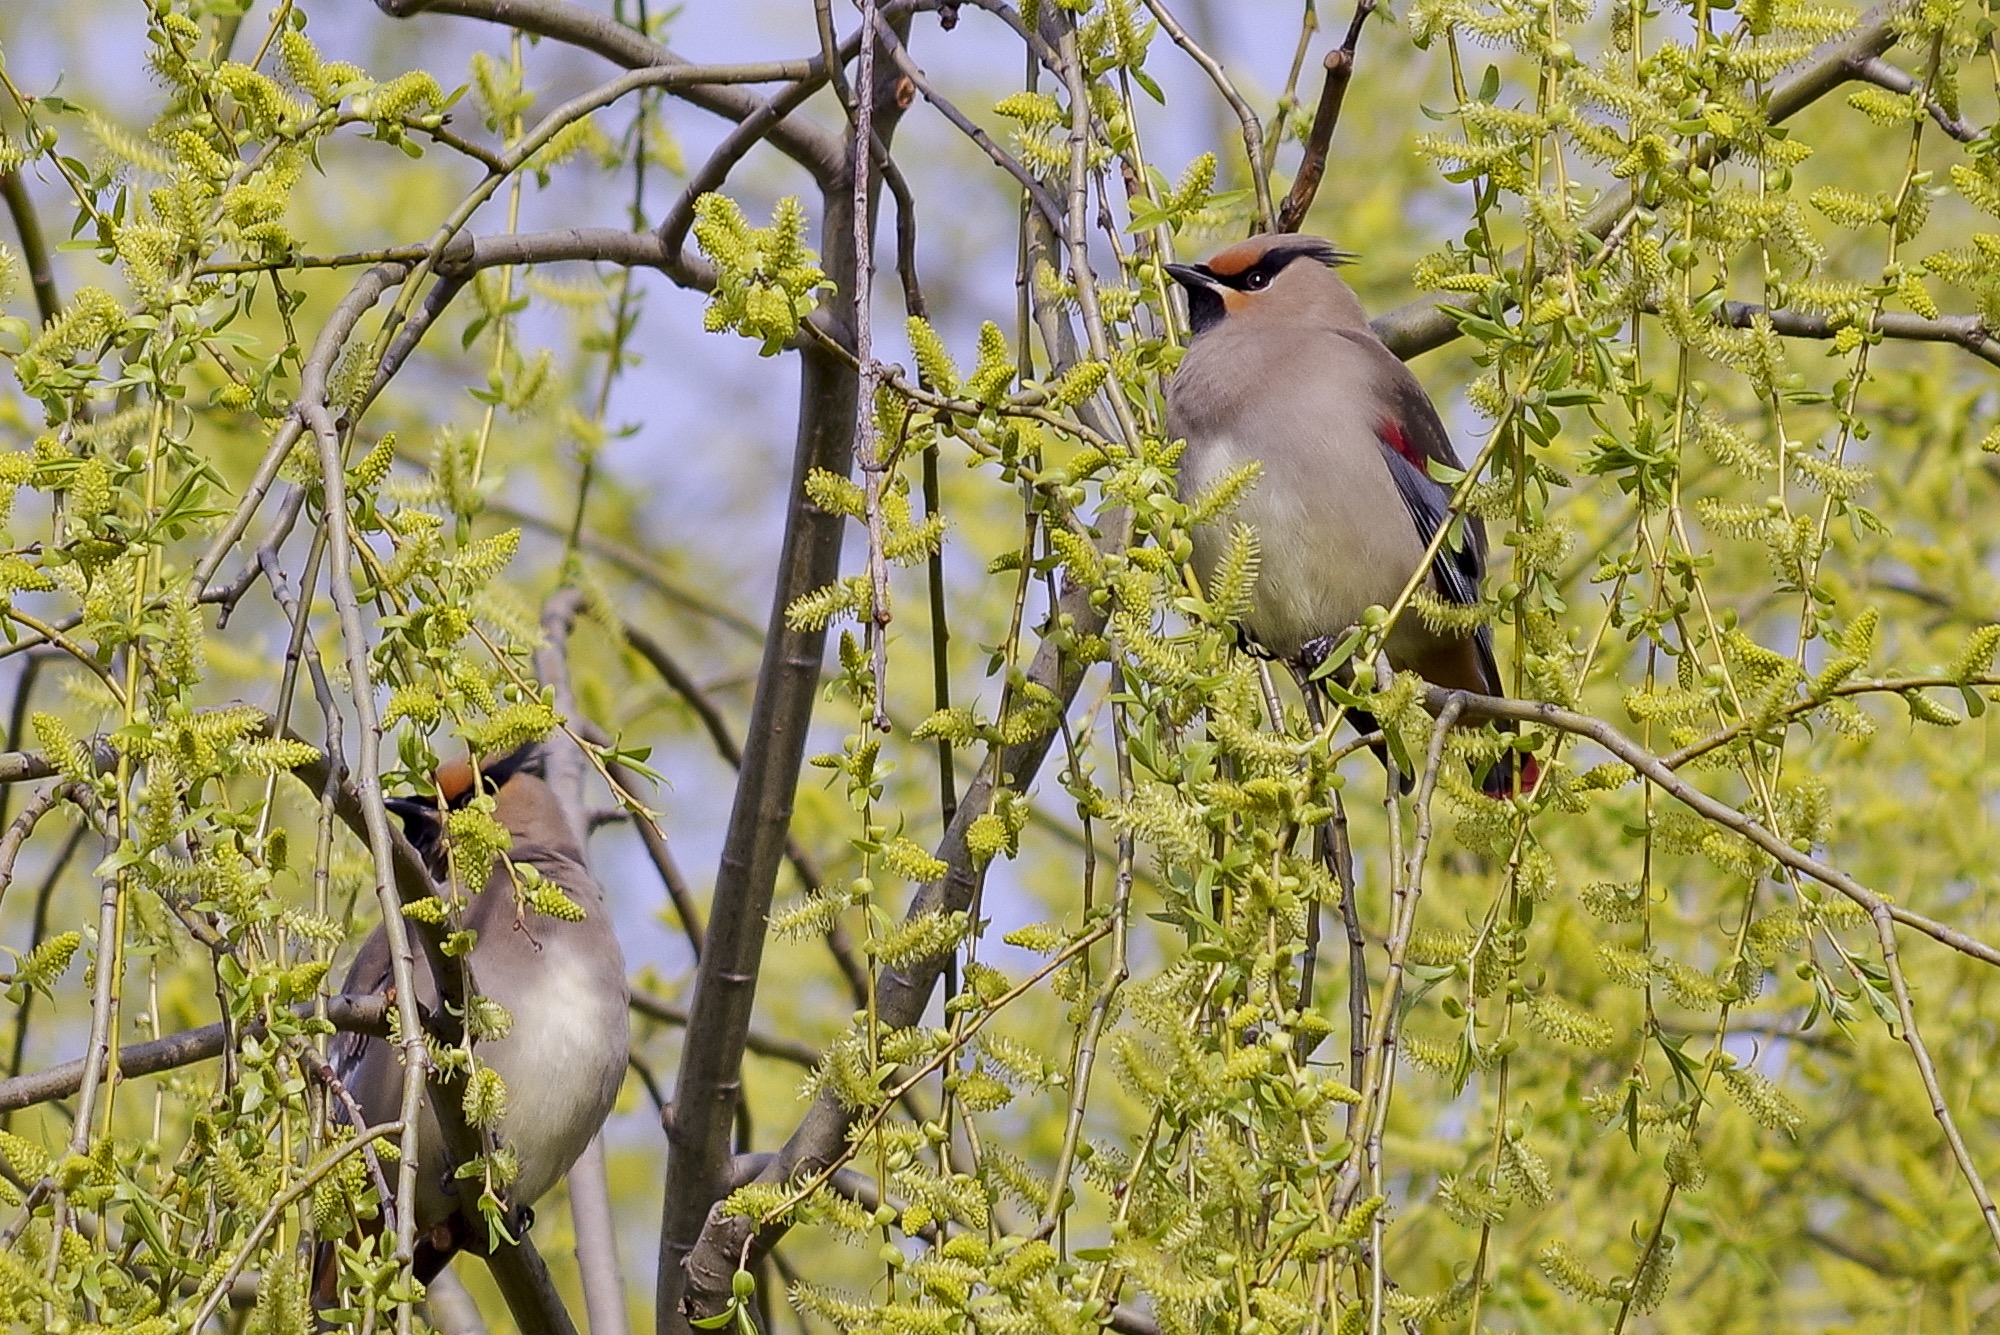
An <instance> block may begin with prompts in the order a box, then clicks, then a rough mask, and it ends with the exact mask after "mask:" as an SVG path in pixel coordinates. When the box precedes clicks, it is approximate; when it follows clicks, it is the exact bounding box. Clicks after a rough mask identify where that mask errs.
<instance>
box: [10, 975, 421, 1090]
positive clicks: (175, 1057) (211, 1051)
mask: <svg viewBox="0 0 2000 1335" xmlns="http://www.w3.org/2000/svg"><path fill="white" fill-rule="evenodd" d="M292 1013H293V1014H294V1015H297V1016H299V1017H300V1018H301V1019H310V1018H311V1017H312V1014H313V1003H312V1002H309V1001H302V1002H300V1003H299V1004H298V1005H296V1006H294V1007H292ZM326 1018H327V1019H328V1020H330V1021H331V1022H332V1023H333V1027H334V1028H335V1029H339V1030H342V1031H344V1032H347V1033H355V1034H370V1035H373V1036H374V1037H376V1038H384V1037H387V1035H388V1033H389V1002H388V999H387V998H386V997H382V996H350V995H345V994H343V995H340V996H335V997H329V998H327V1002H326ZM230 1028H231V1026H229V1025H223V1024H210V1025H203V1026H202V1027H201V1028H199V1029H188V1030H184V1031H182V1032H181V1033H178V1034H169V1035H167V1036H166V1037H165V1038H156V1039H154V1040H153V1041H151V1042H150V1043H128V1044H124V1045H122V1046H121V1047H120V1048H119V1049H118V1074H119V1077H120V1078H121V1079H125V1080H132V1079H136V1078H137V1077H139V1076H144V1075H158V1074H160V1072H162V1071H172V1070H178V1069H179V1068H180V1067H183V1066H192V1065H194V1064H195V1063H196V1062H204V1061H209V1060H212V1059H214V1058H216V1057H219V1056H221V1055H222V1051H223V1049H224V1048H225V1047H226V1046H228V1043H229V1038H230ZM235 1028H236V1032H237V1034H238V1035H240V1036H242V1037H250V1038H257V1037H261V1036H262V1035H263V1033H264V1023H263V1021H261V1020H254V1021H251V1022H249V1023H247V1024H241V1025H238V1026H235ZM86 1065H87V1063H86V1062H85V1061H84V1059H83V1058H81V1057H79V1058H78V1059H77V1060H75V1061H68V1062H63V1063H62V1064H61V1065H59V1066H51V1067H49V1068H48V1069H46V1070H42V1071H35V1072H33V1073H32V1074H29V1075H19V1076H14V1077H11V1078H9V1079H6V1080H0V1113H10V1112H16V1111H18V1110H20V1109H22V1108H32V1107H34V1106H35V1105H36V1104H38V1103H48V1102H51V1101H53V1100H55V1099H66V1098H68V1097H70V1096H71V1095H72V1094H75V1093H76V1092H77V1091H79V1090H81V1089H82V1088H83V1082H84V1080H85V1078H86V1071H85V1066H86ZM97 1074H98V1078H99V1079H100V1080H102V1079H103V1078H104V1074H105V1073H104V1072H103V1071H99V1072H98V1073H97Z"/></svg>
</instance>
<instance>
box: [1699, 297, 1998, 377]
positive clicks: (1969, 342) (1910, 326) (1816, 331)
mask: <svg viewBox="0 0 2000 1335" xmlns="http://www.w3.org/2000/svg"><path fill="white" fill-rule="evenodd" d="M1717 314H1718V315H1720V316H1721V317H1722V320H1723V321H1724V322H1725V323H1727V324H1731V325H1734V326H1735V327H1736V328H1738V329H1748V328H1749V327H1750V326H1752V325H1753V324H1755V323H1756V322H1757V320H1758V318H1759V317H1760V316H1761V317H1766V318H1768V319H1769V320H1770V322H1771V328H1772V329H1774V330H1776V331H1777V332H1778V333H1780V334H1782V335H1784V336H1785V337H1786V338H1832V337H1834V336H1835V335H1836V334H1838V333H1839V332H1840V331H1841V330H1842V329H1843V328H1845V327H1846V325H1847V324H1848V323H1849V322H1848V321H1845V320H1835V319H1833V318H1832V317H1830V316H1825V315H1814V314H1811V313H1809V312H1806V311H1794V310H1775V311H1773V310H1766V309H1765V308H1764V307H1762V306H1757V305H1753V304H1751V303H1750V302H1747V301H1725V302H1723V303H1722V306H1721V309H1720V310H1719V311H1718V312H1717ZM1868 328H1869V329H1870V330H1871V331H1872V332H1874V333H1878V334H1880V335H1881V336H1882V337H1883V338H1891V339H1900V340H1906V341H1909V342H1913V343H1952V344H1956V345H1957V346H1959V347H1961V348H1964V349H1965V350H1966V351H1967V352H1969V353H1971V354H1972V355H1973V356H1975V357H1977V358H1979V359H1980V360H1981V361H1984V362H1991V363H1993V364H1994V365H1995V366H2000V339H1996V338H1994V337H1993V331H1992V330H1990V329H1989V328H1987V326H1986V321H1985V320H1983V319H1981V318H1980V317H1979V316H1977V315H1945V316H1940V317H1939V318H1937V319H1935V320H1927V319H1925V318H1924V317H1923V316H1921V315H1912V314H1909V313H1907V312H1904V311H1883V312H1882V313H1881V314H1880V315H1878V316H1876V317H1875V319H1874V321H1873V323H1872V324H1870V325H1869V326H1868Z"/></svg>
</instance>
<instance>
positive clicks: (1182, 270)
mask: <svg viewBox="0 0 2000 1335" xmlns="http://www.w3.org/2000/svg"><path fill="white" fill-rule="evenodd" d="M1164 267H1165V269H1166V271H1167V276H1168V277H1169V278H1171V279H1173V280H1174V281H1175V282H1176V283H1179V284H1180V285H1181V286H1182V287H1184V288H1186V289H1187V304H1188V327H1189V331H1190V332H1191V333H1195V334H1199V333H1203V332H1205V331H1207V330H1209V329H1212V328H1214V327H1215V326H1216V325H1219V324H1221V323H1222V319H1223V316H1225V315H1226V314H1228V307H1227V306H1225V305H1224V304H1223V297H1222V294H1223V292H1225V291H1226V290H1227V289H1226V288H1224V286H1223V285H1222V283H1221V282H1219V281H1218V280H1217V279H1216V277H1215V274H1214V273H1213V272H1212V271H1210V270H1209V269H1208V268H1207V267H1206V266H1204V265H1200V264H1169V265H1166V266H1164Z"/></svg>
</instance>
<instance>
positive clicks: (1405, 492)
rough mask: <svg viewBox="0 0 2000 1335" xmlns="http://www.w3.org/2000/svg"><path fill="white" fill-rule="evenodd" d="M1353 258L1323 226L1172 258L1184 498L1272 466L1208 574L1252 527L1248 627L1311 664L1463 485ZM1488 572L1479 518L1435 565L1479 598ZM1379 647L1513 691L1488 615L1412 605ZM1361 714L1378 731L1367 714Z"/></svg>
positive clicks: (1503, 785) (1401, 570)
mask: <svg viewBox="0 0 2000 1335" xmlns="http://www.w3.org/2000/svg"><path fill="white" fill-rule="evenodd" d="M1352 258H1353V257H1352V256H1350V255H1347V254H1345V253H1343V252H1341V251H1339V250H1337V249H1335V248H1334V247H1333V245H1332V244H1330V243H1329V242H1327V241H1325V240H1323V239H1321V238H1319V237H1313V236H1300V235H1297V234H1284V235H1275V236H1260V237H1255V238H1253V239H1251V240H1249V241H1244V242H1241V243H1240V244H1238V245H1234V246H1230V247H1229V248H1228V249H1226V250H1223V251H1221V252H1220V253H1218V254H1216V255H1215V256H1214V257H1213V258H1211V259H1210V260H1209V261H1208V262H1207V263H1206V264H1193V265H1189V264H1169V265H1168V266H1166V267H1167V272H1168V273H1169V274H1171V275H1172V276H1173V278H1174V280H1175V281H1176V282H1178V283H1179V284H1180V285H1181V286H1182V287H1184V288H1186V289H1187V297H1188V314H1189V320H1190V324H1191V325H1192V327H1193V335H1192V339H1191V341H1190V343H1189V346H1188V350H1187V354H1186V356H1185V357H1184V358H1183V359H1182V361H1181V364H1180V367H1179V369H1178V370H1177V371H1176V372H1175V373H1174V378H1173V382H1172V383H1171V384H1170V385H1169V386H1168V389H1167V430H1168V432H1169V434H1170V435H1172V436H1174V437H1177V438H1181V439H1184V440H1186V441H1187V449H1186V452H1185V453H1183V454H1182V456H1181V462H1180V490H1181V496H1182V498H1183V499H1184V500H1191V499H1193V498H1194V497H1196V496H1199V495H1201V494H1202V493H1203V492H1205V491H1206V490H1208V489H1209V488H1210V487H1211V486H1213V485H1214V484H1215V483H1216V482H1217V481H1219V480H1220V479H1222V478H1223V477H1225V476H1226V475H1227V474H1229V473H1230V472H1231V471H1233V470H1235V469H1237V468H1239V467H1240V466H1242V465H1243V464H1245V463H1249V462H1252V461H1255V462H1256V463H1258V464H1260V465H1261V466H1262V468H1261V472H1260V474H1259V476H1258V479H1257V481H1256V482H1255V484H1254V485H1253V486H1252V487H1251V488H1250V490H1249V491H1248V492H1247V493H1246V494H1245V495H1244V497H1243V499H1242V501H1241V502H1240V503H1239V504H1238V506H1237V507H1236V509H1235V510H1234V511H1233V513H1232V514H1231V516H1229V517H1228V518H1227V519H1224V520H1223V521H1221V522H1219V523H1214V524H1205V525H1201V526H1198V527H1197V528H1196V529H1195V533H1194V561H1195V569H1196V571H1197V573H1199V574H1200V575H1201V577H1202V579H1203V580H1204V581H1206V580H1209V579H1211V578H1212V577H1213V574H1214V571H1215V567H1216V564H1217V563H1218V562H1219V561H1220V560H1221V559H1222V556H1223V554H1224V552H1225V551H1226V550H1227V548H1228V545H1229V530H1230V528H1231V526H1232V525H1233V524H1234V523H1237V522H1241V523H1244V524H1247V525H1248V526H1249V527H1250V528H1251V529H1253V530H1254V531H1255V533H1256V535H1257V541H1258V548H1259V555H1260V558H1261V560H1260V564H1259V568H1258V576H1257V584H1256V589H1255V591H1254V593H1253V594H1252V598H1251V602H1252V606H1251V608H1250V611H1249V613H1248V615H1246V616H1245V617H1244V618H1243V623H1242V630H1243V632H1244V634H1245V636H1246V637H1247V638H1248V639H1249V640H1250V641H1252V642H1253V643H1254V646H1255V647H1256V648H1257V649H1258V650H1260V651H1261V652H1263V653H1266V654H1269V655H1270V656H1271V657H1274V658H1278V659H1281V660H1283V661H1284V662H1286V663H1287V664H1290V665H1291V666H1293V667H1294V669H1296V670H1299V671H1301V672H1308V671H1310V670H1311V669H1312V668H1313V667H1315V666H1316V665H1317V664H1318V663H1319V662H1320V661H1321V660H1323V659H1324V658H1325V656H1326V654H1327V652H1328V650H1329V649H1330V648H1331V646H1332V644H1333V642H1334V640H1335V639H1336V638H1337V637H1339V636H1340V635H1342V634H1343V633H1344V632H1345V631H1346V630H1348V628H1350V627H1352V626H1355V625H1358V624H1359V623H1360V621H1361V616H1362V613H1363V612H1364V611H1365V610H1366V609H1367V608H1369V607H1370V606H1382V607H1387V606H1389V605H1391V604H1393V603H1394V602H1395V601H1396V599H1397V597H1398V596H1399V595H1400V594H1401V593H1402V591H1403V588H1404V586H1405V585H1406V584H1407V583H1408V582H1409V579H1410V576H1411V575H1412V574H1413V573H1415V572H1416V570H1417V567H1418V565H1419V563H1420V562H1422V560H1423V557H1424V552H1425V550H1426V549H1427V548H1428V547H1429V545H1430V541H1431V538H1432V537H1433V535H1435V534H1436V532H1437V530H1438V526H1439V525H1441V524H1444V523H1446V522H1448V521H1449V519H1450V513H1449V505H1450V499H1451V491H1450V488H1448V487H1447V486H1445V485H1444V484H1443V483H1441V482H1439V481H1437V480H1436V479H1435V478H1433V477H1432V476H1431V474H1430V465H1431V464H1432V463H1434V462H1435V463H1438V464H1442V465H1445V466H1447V467H1450V468H1453V469H1456V468H1458V467H1459V464H1458V460H1457V458H1456V457H1455V456H1454V455H1453V453H1452V448H1451V440H1450V438H1449V437H1448V436H1447V435H1446V434H1445V429H1444V424H1443V423H1442V422H1441V421H1439V420H1438V414H1437V409H1436V407H1434V406H1433V405H1432V403H1431V401H1430V397H1429V396H1428V395H1427V394H1425V393H1424V390H1423V386H1422V385H1420V384H1418V383H1417V378H1416V377H1415V376H1414V375H1412V374H1411V373H1410V370H1409V368H1408V367H1406V366H1404V365H1403V363H1402V362H1401V361H1399V360H1398V359H1397V358H1396V355H1395V354H1394V353H1392V352H1390V351H1389V349H1388V348H1387V347H1386V346H1384V345H1383V343H1382V341H1381V340H1380V339H1378V338H1377V337H1376V336H1375V334H1374V332H1373V331H1372V330H1371V329H1370V328H1369V326H1368V316H1367V314H1366V313H1365V312H1364V311H1363V310H1362V309H1361V302H1360V301H1359V300H1358V299H1357V298H1356V297H1355V295H1354V292H1353V290H1352V289H1350V288H1349V287H1348V286H1347V284H1346V283H1344V282H1342V281H1341V280H1340V277H1339V275H1337V274H1336V273H1335V272H1334V269H1335V267H1336V266H1337V265H1340V264H1343V263H1345V262H1347V261H1348V260H1350V259H1352ZM1485 567H1486V533H1485V529H1484V527H1483V526H1482V525H1481V524H1480V522H1479V520H1478V519H1477V518H1475V517H1472V516H1467V517H1466V518H1465V519H1464V521H1463V522H1462V523H1461V524H1460V525H1459V527H1458V529H1457V531H1456V532H1455V533H1454V534H1453V537H1452V538H1451V539H1450V540H1448V541H1447V542H1445V543H1444V545H1443V546H1442V547H1441V548H1440V549H1439V551H1438V554H1437V557H1436V559H1435V560H1433V561H1432V562H1431V564H1430V570H1429V572H1428V575H1427V583H1428V587H1429V589H1430V591H1431V592H1432V593H1433V594H1435V595H1436V596H1437V597H1438V598H1439V599H1441V600H1442V601H1444V602H1446V603H1455V604H1459V605H1462V606H1471V605H1475V604H1477V603H1478V602H1479V600H1480V593H1479V583H1480V579H1481V577H1482V576H1483V575H1484V573H1485ZM1384 649H1385V651H1386V652H1387V654H1388V657H1389V663H1390V665H1391V666H1392V667H1394V668H1395V669H1396V670H1398V671H1405V670H1407V671H1414V672H1416V673H1417V674H1419V675H1420V676H1422V677H1424V678H1425V679H1426V680H1428V681H1431V682H1434V683H1435V684H1437V685H1439V686H1444V687H1448V688H1451V689H1455V690H1464V691H1472V692H1477V693H1478V694H1481V695H1500V694H1503V693H1504V692H1503V691H1502V688H1501V682H1500V672H1499V669H1498V667H1497V666H1496V665H1495V664H1494V661H1493V641H1492V636H1491V634H1490V633H1489V632H1488V631H1487V629H1486V628H1485V627H1484V626H1481V627H1479V628H1478V629H1477V630H1476V631H1474V632H1473V633H1472V634H1470V635H1453V634H1449V633H1440V632H1437V631H1434V630H1432V629H1431V628H1429V627H1427V626H1426V625H1425V624H1424V620H1423V618H1422V617H1420V616H1418V615H1417V614H1416V613H1415V612H1414V611H1407V612H1405V613H1404V614H1403V615H1401V616H1400V617H1398V618H1397V620H1396V623H1395V626H1394V627H1393V629H1392V630H1391V632H1390V635H1389V639H1388V642H1387V644H1386V645H1385V646H1384ZM1355 721H1356V724H1357V726H1359V727H1361V728H1362V729H1363V730H1364V731H1368V730H1371V729H1372V727H1373V723H1372V721H1371V720H1369V719H1367V718H1366V717H1365V716H1362V717H1360V718H1357V719H1356V720H1355ZM1530 764H1532V760H1531V761H1530ZM1511 769H1512V767H1511V766H1509V765H1505V764H1502V765H1495V766H1493V767H1491V768H1490V769H1489V770H1488V771H1487V774H1486V786H1487V789H1488V791H1490V792H1495V793H1499V792H1504V791H1506V790H1507V789H1508V788H1509V787H1510V786H1511V782H1512V773H1511ZM1523 770H1524V776H1523V777H1524V778H1527V779H1529V780H1530V781H1532V770H1531V769H1529V767H1528V766H1523ZM1407 777H1408V776H1405V778H1406V779H1407Z"/></svg>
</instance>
